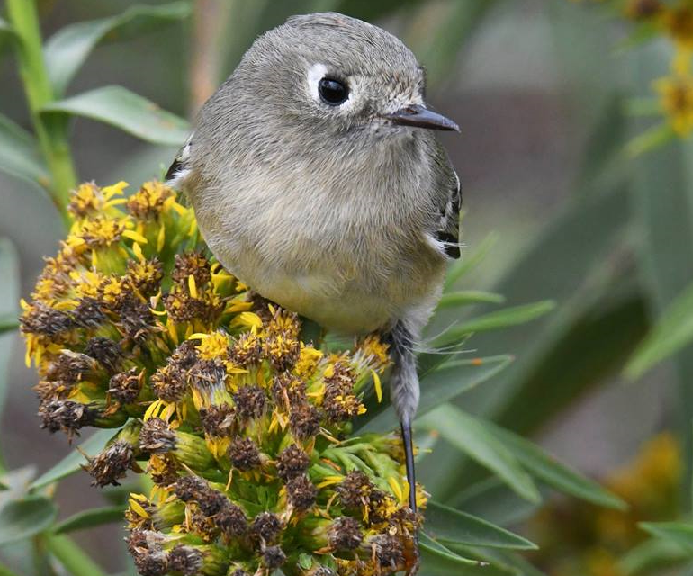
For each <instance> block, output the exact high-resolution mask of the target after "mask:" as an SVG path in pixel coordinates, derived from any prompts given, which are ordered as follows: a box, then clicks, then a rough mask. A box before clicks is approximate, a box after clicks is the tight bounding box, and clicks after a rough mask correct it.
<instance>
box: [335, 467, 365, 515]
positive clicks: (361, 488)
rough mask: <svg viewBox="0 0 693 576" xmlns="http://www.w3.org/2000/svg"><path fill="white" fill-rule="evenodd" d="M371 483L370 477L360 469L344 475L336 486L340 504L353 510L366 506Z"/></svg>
mask: <svg viewBox="0 0 693 576" xmlns="http://www.w3.org/2000/svg"><path fill="white" fill-rule="evenodd" d="M372 491H373V483H372V482H371V480H370V478H368V476H366V474H364V473H363V472H361V471H360V470H354V471H353V472H349V474H347V475H346V477H345V478H344V480H342V482H341V484H339V485H338V486H337V494H338V495H339V500H340V502H341V503H342V506H344V508H346V509H348V510H355V509H358V508H361V507H362V506H366V505H367V504H368V502H369V499H370V496H371V492H372Z"/></svg>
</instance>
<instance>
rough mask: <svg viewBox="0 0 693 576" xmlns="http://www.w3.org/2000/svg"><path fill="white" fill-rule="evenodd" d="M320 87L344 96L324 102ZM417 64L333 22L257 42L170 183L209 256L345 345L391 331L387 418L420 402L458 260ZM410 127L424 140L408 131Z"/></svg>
mask: <svg viewBox="0 0 693 576" xmlns="http://www.w3.org/2000/svg"><path fill="white" fill-rule="evenodd" d="M321 78H323V79H324V78H333V79H337V80H339V82H341V83H342V84H343V85H346V86H348V89H349V93H348V98H347V99H346V101H345V102H344V103H343V104H340V105H329V104H328V103H326V102H325V100H324V98H323V97H322V96H321V95H320V93H319V88H318V85H319V81H320V79H321ZM424 84H425V77H424V71H423V69H422V68H421V67H420V66H419V64H418V62H417V60H416V58H415V57H414V55H413V54H412V53H411V51H410V50H409V49H408V48H407V47H406V46H405V45H404V44H403V43H402V42H401V41H400V40H398V39H397V38H396V37H394V36H393V35H391V34H389V33H388V32H385V31H384V30H382V29H380V28H378V27H376V26H373V25H371V24H367V23H365V22H361V21H360V20H356V19H354V18H349V17H347V16H344V15H341V14H331V13H330V14H309V15H305V16H295V17H292V18H290V19H289V20H288V21H287V22H286V23H285V24H283V25H282V26H279V27H278V28H275V29H274V30H271V31H269V32H267V33H265V34H263V35H262V36H261V37H259V38H258V39H257V40H256V42H255V43H254V44H253V46H252V47H251V48H250V49H249V50H248V52H247V53H246V54H245V56H244V57H243V59H242V61H241V62H240V64H239V65H238V67H237V68H236V70H235V71H234V73H233V74H232V75H231V76H230V78H229V79H228V80H227V81H226V82H225V83H224V84H223V85H222V87H221V88H220V89H219V91H218V92H217V93H216V94H214V95H213V96H212V97H211V98H210V99H209V101H208V102H207V103H206V104H205V105H204V106H203V108H202V110H201V111H200V113H199V116H198V118H197V121H196V127H195V132H194V135H193V136H192V139H191V140H190V141H189V142H188V143H187V144H186V146H185V147H184V148H183V150H182V151H181V153H180V154H179V156H178V157H177V158H176V161H175V162H174V164H173V166H172V167H171V169H170V171H169V174H168V175H167V177H169V178H170V180H171V181H172V182H173V183H174V184H176V185H179V186H180V187H182V188H183V189H184V190H185V191H186V192H187V193H188V195H189V197H190V199H191V201H192V204H193V207H194V209H195V213H196V216H197V219H198V223H199V226H200V230H201V232H202V235H203V237H204V238H205V240H206V242H207V244H208V245H209V247H210V249H211V250H212V252H213V253H214V254H215V255H216V256H217V258H218V259H219V260H220V261H221V262H222V264H224V266H226V267H227V268H228V269H229V270H230V271H231V272H233V273H234V274H235V275H237V276H238V277H239V278H240V279H241V280H242V281H244V282H245V283H247V284H248V285H250V286H251V287H252V288H253V289H255V290H257V291H258V292H259V293H260V294H262V295H263V296H265V297H266V298H268V299H270V300H274V301H276V302H278V303H279V304H281V305H282V306H284V307H286V308H288V309H291V310H294V311H297V312H299V313H300V314H302V315H304V316H307V317H309V318H312V319H313V320H316V321H317V322H319V323H320V324H322V325H324V326H326V327H328V328H334V329H336V330H339V331H342V332H348V333H366V332H370V331H374V330H382V331H384V332H387V333H388V334H390V337H391V341H392V349H393V358H394V360H395V365H394V367H393V373H392V377H391V387H392V392H393V393H392V398H393V403H394V406H395V408H396V410H397V412H398V414H399V415H400V417H401V419H402V421H403V422H407V424H408V422H409V421H410V420H411V419H412V418H413V416H414V413H415V411H416V407H417V404H418V380H417V375H416V362H415V356H414V352H413V348H414V346H415V344H416V342H417V340H418V338H419V335H420V332H421V329H422V327H423V326H424V324H425V322H426V321H427V319H428V317H429V316H430V314H431V311H432V310H433V308H434V306H435V304H436V302H437V300H438V298H439V295H440V291H441V286H442V282H443V276H444V273H445V262H446V260H448V259H449V258H451V257H458V256H459V244H458V227H459V209H460V202H461V196H460V187H459V180H458V178H457V176H456V174H455V172H454V170H453V168H452V166H451V164H450V161H449V159H448V157H447V155H446V153H445V151H444V149H443V147H442V146H441V145H440V143H439V142H438V141H437V139H436V137H435V135H434V134H433V132H432V131H431V130H425V129H421V127H431V128H439V129H450V127H454V128H456V125H455V124H454V123H452V122H451V121H449V120H447V119H445V118H444V117H442V116H439V115H436V114H434V113H432V112H429V111H428V110H427V109H426V107H425V102H424V99H423V93H424ZM417 126H418V127H417Z"/></svg>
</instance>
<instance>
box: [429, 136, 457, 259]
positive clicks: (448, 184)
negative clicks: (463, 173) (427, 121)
mask: <svg viewBox="0 0 693 576" xmlns="http://www.w3.org/2000/svg"><path fill="white" fill-rule="evenodd" d="M436 144H437V145H436V155H435V163H436V166H435V168H436V173H437V175H438V177H437V181H436V186H437V188H438V195H437V202H438V206H439V209H440V220H439V221H438V227H437V229H436V230H435V232H434V236H435V239H436V240H437V241H438V242H440V243H441V244H442V245H443V247H444V249H445V254H446V255H447V256H448V257H449V258H459V257H460V244H459V241H460V207H461V206H462V188H461V186H460V179H459V178H458V177H457V174H456V173H455V169H454V168H453V167H452V164H451V163H450V159H449V158H448V155H447V153H446V152H445V149H444V148H443V146H442V145H441V144H438V143H436Z"/></svg>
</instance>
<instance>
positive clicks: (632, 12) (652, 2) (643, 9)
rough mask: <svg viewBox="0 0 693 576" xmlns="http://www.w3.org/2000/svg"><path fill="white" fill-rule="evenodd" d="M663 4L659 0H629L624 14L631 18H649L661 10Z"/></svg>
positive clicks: (640, 19) (639, 19)
mask: <svg viewBox="0 0 693 576" xmlns="http://www.w3.org/2000/svg"><path fill="white" fill-rule="evenodd" d="M663 9H664V6H663V5H662V2H660V0H629V1H628V2H627V4H626V6H625V9H624V11H625V14H626V16H627V17H628V18H631V19H633V20H638V21H642V20H650V19H652V18H653V17H655V16H657V15H658V14H660V13H661V12H662V10H663Z"/></svg>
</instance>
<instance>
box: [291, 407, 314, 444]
mask: <svg viewBox="0 0 693 576" xmlns="http://www.w3.org/2000/svg"><path fill="white" fill-rule="evenodd" d="M290 423H291V431H292V432H293V434H294V436H296V438H299V439H301V440H306V439H308V438H311V437H313V436H317V435H318V433H319V432H320V413H319V412H318V409H317V408H316V407H315V406H313V405H312V404H301V405H300V406H295V407H293V408H292V410H291V418H290Z"/></svg>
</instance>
